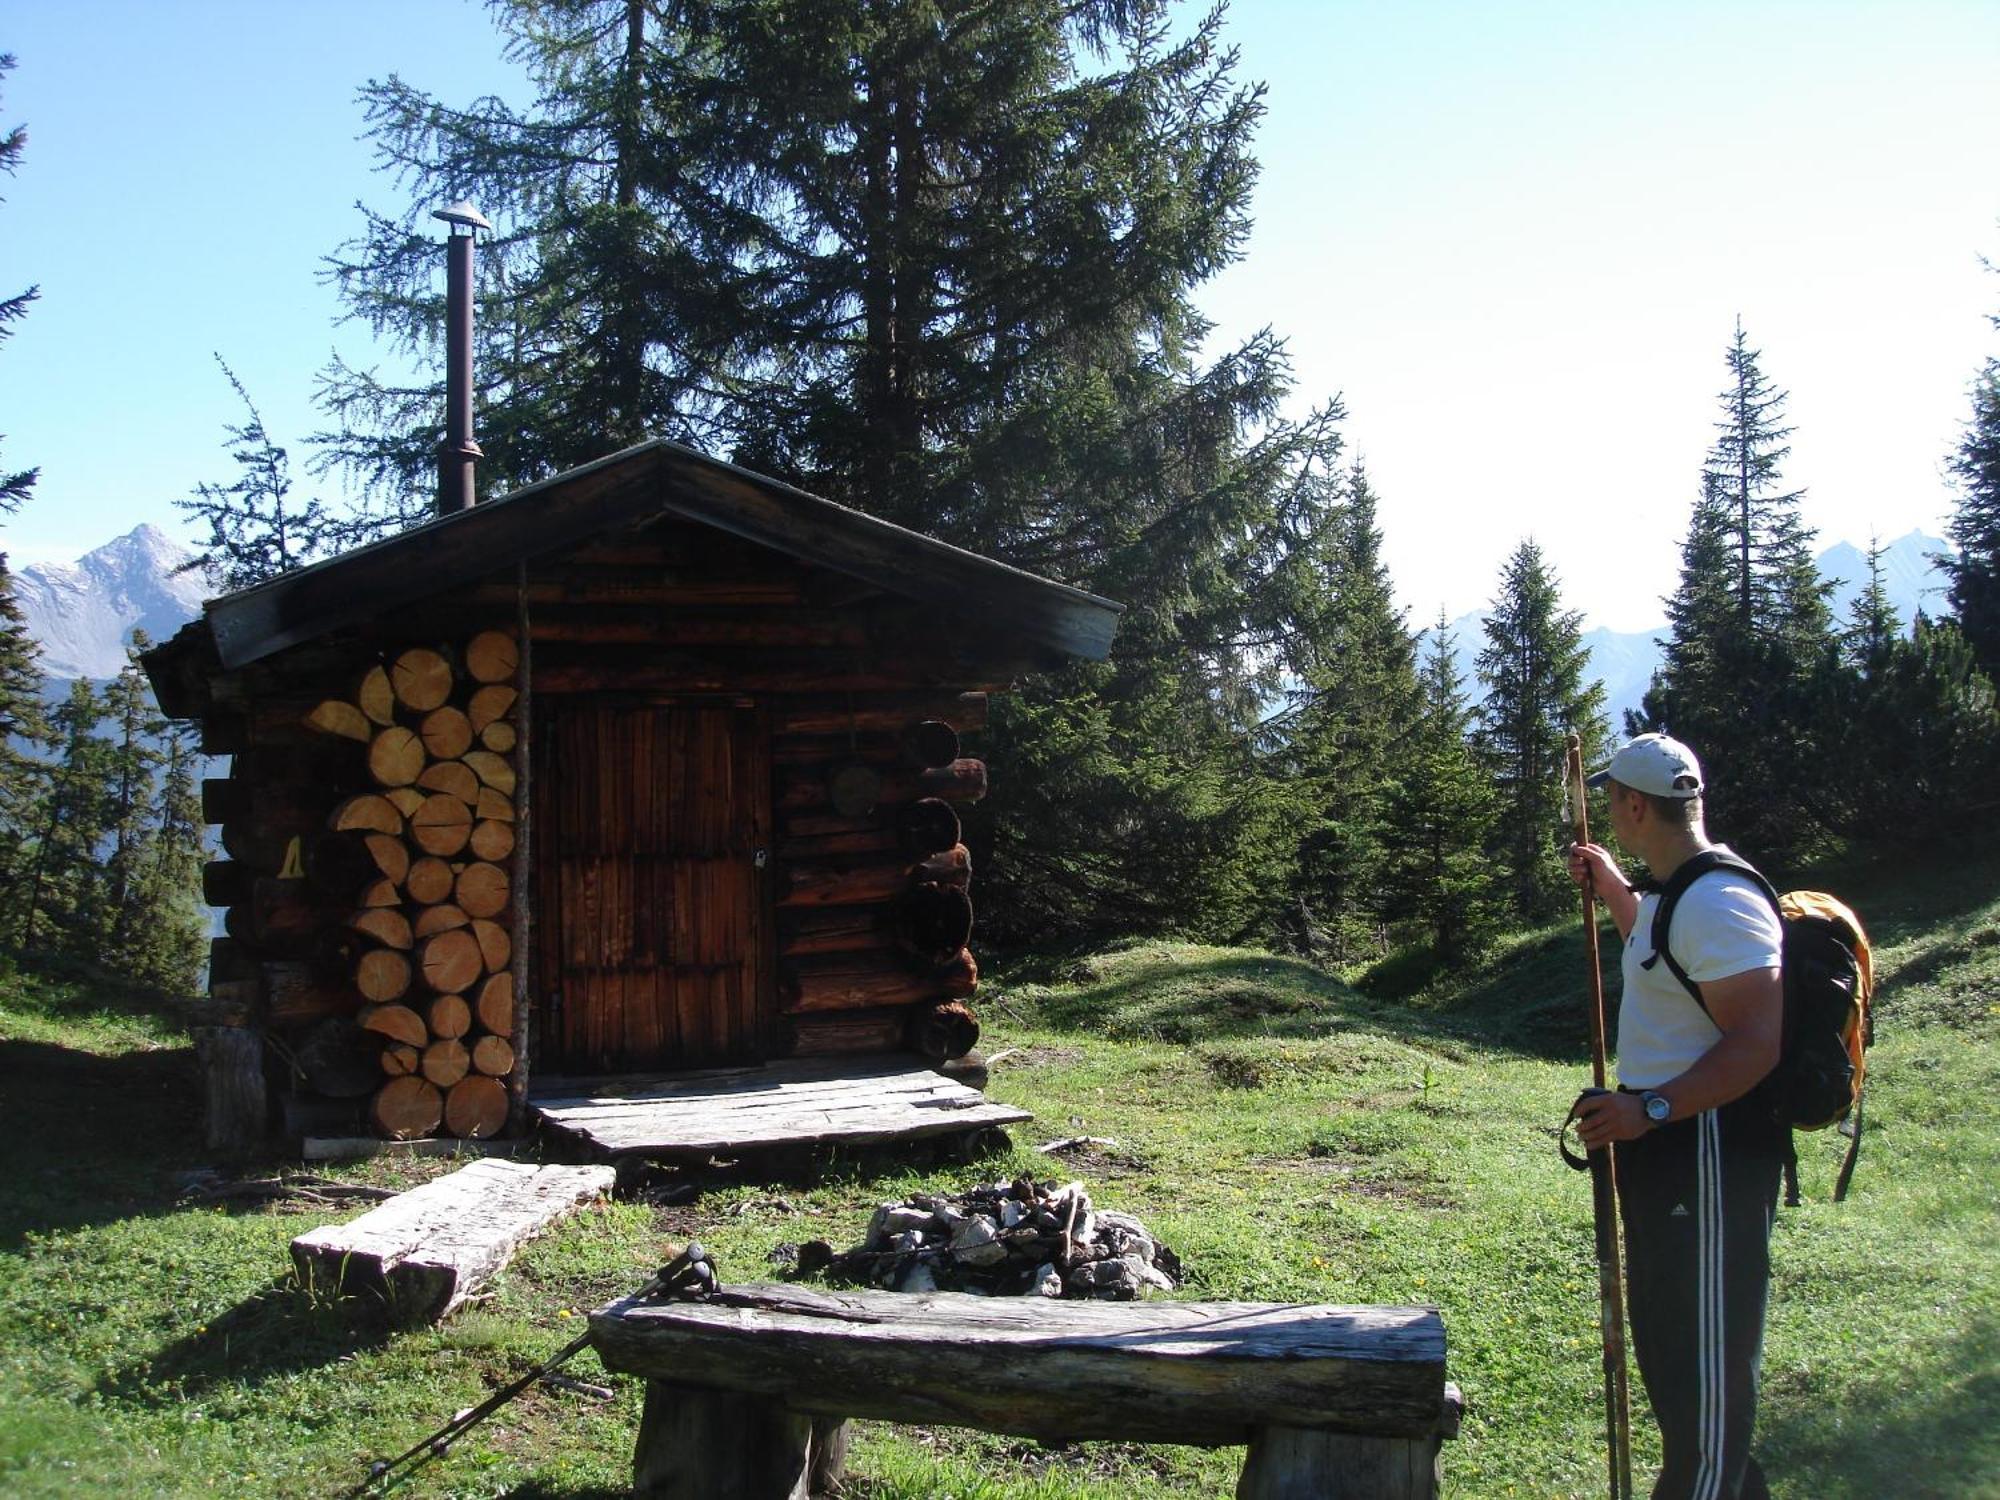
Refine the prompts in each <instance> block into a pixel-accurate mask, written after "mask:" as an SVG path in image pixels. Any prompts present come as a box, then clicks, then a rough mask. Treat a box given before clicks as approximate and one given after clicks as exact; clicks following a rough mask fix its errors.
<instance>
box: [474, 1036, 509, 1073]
mask: <svg viewBox="0 0 2000 1500" xmlns="http://www.w3.org/2000/svg"><path fill="white" fill-rule="evenodd" d="M472 1067H473V1070H474V1071H475V1072H478V1073H483V1074H485V1075H486V1076H487V1077H488V1078H505V1077H506V1076H507V1075H508V1074H509V1073H511V1072H513V1071H514V1049H513V1048H512V1047H511V1046H509V1045H508V1043H507V1039H506V1038H505V1037H499V1036H483V1037H481V1038H480V1039H479V1040H478V1041H476V1042H474V1043H473V1044H472Z"/></svg>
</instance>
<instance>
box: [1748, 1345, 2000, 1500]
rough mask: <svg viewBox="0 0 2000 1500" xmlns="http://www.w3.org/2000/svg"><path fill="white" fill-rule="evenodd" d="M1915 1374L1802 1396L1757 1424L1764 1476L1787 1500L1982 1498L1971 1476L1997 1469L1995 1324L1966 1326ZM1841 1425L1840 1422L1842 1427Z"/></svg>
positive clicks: (1999, 1390)
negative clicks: (1784, 1483) (1800, 1499)
mask: <svg viewBox="0 0 2000 1500" xmlns="http://www.w3.org/2000/svg"><path fill="white" fill-rule="evenodd" d="M1921 1368H1922V1369H1923V1370H1925V1371H1928V1373H1929V1374H1930V1375H1931V1376H1932V1377H1933V1378H1930V1379H1925V1378H1922V1375H1921V1374H1920V1373H1919V1371H1918V1370H1917V1369H1903V1370H1898V1371H1896V1372H1895V1373H1893V1374H1889V1375H1884V1376H1883V1377H1882V1378H1880V1379H1879V1380H1874V1381H1868V1382H1858V1383H1855V1384H1852V1385H1848V1386H1845V1387H1843V1388H1842V1389H1841V1390H1840V1391H1839V1392H1837V1393H1836V1394H1834V1395H1833V1396H1832V1399H1830V1400H1829V1399H1815V1398H1814V1393H1813V1392H1812V1391H1811V1390H1810V1389H1807V1390H1805V1391H1803V1392H1802V1393H1800V1394H1799V1397H1798V1399H1796V1400H1795V1401H1794V1402H1793V1403H1792V1404H1791V1405H1790V1406H1789V1407H1788V1409H1786V1410H1784V1411H1782V1412H1780V1413H1778V1414H1775V1415H1772V1414H1770V1405H1771V1403H1770V1402H1768V1401H1767V1402H1766V1403H1765V1408H1766V1415H1765V1416H1764V1417H1763V1418H1762V1419H1761V1420H1760V1421H1759V1424H1758V1427H1759V1431H1758V1448H1759V1451H1760V1452H1761V1453H1763V1454H1766V1455H1767V1457H1765V1459H1764V1464H1765V1467H1766V1468H1767V1469H1768V1470H1770V1471H1771V1472H1772V1473H1773V1474H1774V1475H1776V1474H1780V1473H1782V1474H1783V1475H1784V1476H1785V1477H1786V1479H1787V1480H1788V1481H1789V1484H1788V1489H1789V1492H1790V1493H1792V1494H1799V1495H1813V1496H1818V1497H1823V1500H1874V1497H1876V1496H1880V1495H1894V1496H1897V1497H1898V1500H1925V1497H1929V1496H1936V1497H1940V1500H1942V1497H1947V1496H1951V1497H1957V1496H1965V1495H1971V1494H1974V1493H1981V1494H1983V1493H1986V1491H1985V1490H1984V1489H1983V1488H1977V1487H1978V1486H1980V1485H1981V1484H1982V1481H1981V1480H1980V1479H1979V1478H1978V1477H1977V1476H1980V1475H1991V1474H1992V1473H1993V1472H1994V1471H1995V1469H1996V1467H2000V1431H1996V1429H1995V1427H1994V1425H1993V1420H1992V1414H1993V1413H1994V1412H1995V1411H2000V1322H1996V1321H1995V1319H1994V1318H1992V1317H1991V1316H1987V1317H1979V1318H1975V1319H1974V1320H1973V1321H1972V1322H1971V1323H1970V1324H1969V1325H1968V1326H1967V1327H1966V1328H1964V1329H1963V1330H1961V1331H1960V1332H1959V1334H1958V1336H1957V1337H1956V1338H1954V1339H1952V1340H1951V1341H1950V1342H1948V1343H1946V1344H1945V1345H1943V1346H1942V1347H1940V1348H1937V1349H1934V1350H1931V1351H1928V1352H1927V1353H1926V1354H1925V1356H1924V1358H1923V1361H1922V1366H1921ZM1843 1417H1844V1418H1845V1420H1843Z"/></svg>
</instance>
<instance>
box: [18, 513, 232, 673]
mask: <svg viewBox="0 0 2000 1500" xmlns="http://www.w3.org/2000/svg"><path fill="white" fill-rule="evenodd" d="M193 556H194V554H193V553H192V552H190V551H188V549H187V548H185V547H183V546H182V545H181V544H180V543H178V542H176V541H175V540H174V539H173V538H172V537H170V536H168V535H167V534H166V533H165V532H164V531H161V530H160V529H159V528H158V527H157V526H146V525H142V526H135V527H133V528H132V529H131V530H130V531H128V532H126V533H125V535H123V536H121V537H119V538H117V539H116V540H115V541H109V542H106V543H105V544H104V545H103V546H102V547H99V548H97V549H96V550H95V551H93V552H86V553H84V555H83V556H82V557H79V558H78V559H77V560H76V561H75V562H73V563H32V564H30V565H29V566H27V567H25V568H22V569H21V570H20V571H19V572H17V573H16V574H15V575H14V596H15V598H16V599H18V600H19V601H20V605H21V612H22V614H23V615H24V616H25V617H26V619H27V624H28V629H29V632H30V633H31V634H32V635H33V636H34V638H35V639H36V640H37V641H39V642H40V643H41V647H42V662H41V665H42V671H43V672H44V673H45V674H47V675H48V676H49V677H52V678H65V679H67V678H74V677H89V678H92V679H102V678H106V677H115V676H117V675H118V673H119V671H120V670H121V669H122V668H123V667H124V665H125V647H126V643H127V642H129V641H130V640H131V638H132V630H133V627H135V626H136V627H138V628H139V629H141V630H143V631H145V632H146V634H147V635H149V636H151V637H152V638H153V639H154V640H155V641H163V640H165V639H166V638H167V637H168V636H170V635H172V634H173V633H174V632H175V631H176V630H179V629H180V628H181V626H183V625H184V624H186V623H187V622H188V621H189V620H191V619H193V618H194V617H195V615H196V614H197V613H199V612H200V610H201V601H202V600H203V599H204V598H206V597H207V596H208V595H209V594H210V593H211V592H212V590H211V589H210V588H209V585H208V582H207V580H206V579H205V578H204V577H203V576H202V574H201V573H200V572H199V571H195V572H191V573H180V572H176V571H175V570H176V569H178V568H180V567H181V566H182V565H183V564H185V563H186V562H187V561H188V560H189V559H190V558H192V557H193Z"/></svg>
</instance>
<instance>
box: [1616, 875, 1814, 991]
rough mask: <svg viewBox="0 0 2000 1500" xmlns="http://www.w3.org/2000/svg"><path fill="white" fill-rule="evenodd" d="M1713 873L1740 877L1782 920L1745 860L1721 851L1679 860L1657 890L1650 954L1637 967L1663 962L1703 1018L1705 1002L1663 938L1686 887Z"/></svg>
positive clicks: (1767, 887)
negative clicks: (1678, 863) (1692, 998)
mask: <svg viewBox="0 0 2000 1500" xmlns="http://www.w3.org/2000/svg"><path fill="white" fill-rule="evenodd" d="M1714 870H1729V871H1732V872H1734V873H1735V874H1738V875H1742V876H1744V877H1745V878H1747V879H1748V880H1749V881H1750V882H1751V884H1753V885H1755V886H1756V887H1757V889H1758V890H1760V891H1762V892H1763V893H1764V899H1765V900H1766V901H1769V902H1770V903H1771V910H1772V911H1775V912H1778V915H1779V918H1780V919H1781V920H1782V919H1783V916H1784V913H1783V912H1782V911H1780V910H1779V907H1778V893H1777V891H1776V889H1774V888H1773V886H1772V885H1771V882H1770V881H1768V880H1766V879H1765V878H1764V877H1763V875H1762V873H1761V872H1759V871H1758V869H1757V867H1756V866H1755V865H1753V864H1751V863H1750V862H1749V861H1748V860H1744V859H1739V858H1737V857H1736V856H1735V855H1733V854H1729V853H1725V852H1724V851H1723V850H1721V849H1704V850H1702V851H1701V853H1699V854H1696V855H1692V856H1690V857H1689V858H1687V859H1684V860H1682V861H1681V864H1680V868H1679V869H1677V870H1675V871H1674V873H1673V874H1672V875H1671V876H1669V877H1668V878H1667V883H1666V884H1665V885H1664V886H1662V887H1661V888H1660V904H1659V905H1658V906H1656V907H1654V908H1653V953H1652V956H1651V957H1650V958H1646V959H1642V960H1641V961H1640V963H1639V967H1640V968H1642V969H1650V968H1652V967H1653V965H1654V964H1655V963H1658V962H1659V961H1660V960H1661V959H1665V960H1666V964H1667V972H1668V973H1670V974H1672V975H1673V976H1674V978H1676V979H1678V980H1679V981H1680V982H1681V988H1682V989H1684V990H1686V991H1687V992H1688V993H1689V994H1690V995H1692V996H1693V997H1694V1003H1695V1004H1696V1005H1699V1006H1700V1007H1701V1013H1702V1014H1703V1015H1707V1014H1708V1002H1707V1001H1706V1000H1704V999H1702V998H1701V988H1700V986H1698V985H1697V984H1696V983H1695V982H1694V981H1693V980H1692V979H1690V978H1688V973H1687V970H1686V969H1684V968H1682V967H1681V966H1680V964H1679V963H1677V962H1676V961H1675V959H1674V955H1673V953H1672V951H1671V950H1670V949H1669V948H1668V947H1667V936H1668V933H1669V932H1670V930H1671V929H1672V927H1673V921H1674V908H1675V907H1677V906H1679V905H1680V901H1681V897H1682V896H1684V895H1686V894H1687V890H1688V887H1689V886H1691V885H1693V884H1694V883H1695V882H1696V881H1697V880H1699V879H1701V877H1702V876H1704V875H1707V874H1709V873H1710V872H1711V871H1714Z"/></svg>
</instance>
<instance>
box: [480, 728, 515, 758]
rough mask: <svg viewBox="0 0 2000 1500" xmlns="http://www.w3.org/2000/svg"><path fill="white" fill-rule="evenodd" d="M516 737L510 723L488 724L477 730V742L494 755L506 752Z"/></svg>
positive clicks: (512, 746)
mask: <svg viewBox="0 0 2000 1500" xmlns="http://www.w3.org/2000/svg"><path fill="white" fill-rule="evenodd" d="M518 738H519V736H518V735H516V733H515V731H514V726H513V725H512V724H504V723H502V724H488V725H487V726H486V727H485V728H484V729H482V730H480V731H479V743H480V744H481V745H483V746H485V747H486V748H487V749H488V750H491V751H492V752H493V753H494V754H495V755H505V754H507V753H508V752H509V751H510V750H512V749H513V748H514V745H515V742H516V740H517V739H518Z"/></svg>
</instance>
